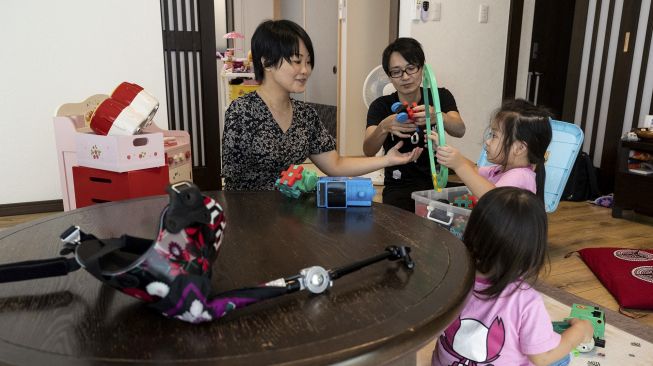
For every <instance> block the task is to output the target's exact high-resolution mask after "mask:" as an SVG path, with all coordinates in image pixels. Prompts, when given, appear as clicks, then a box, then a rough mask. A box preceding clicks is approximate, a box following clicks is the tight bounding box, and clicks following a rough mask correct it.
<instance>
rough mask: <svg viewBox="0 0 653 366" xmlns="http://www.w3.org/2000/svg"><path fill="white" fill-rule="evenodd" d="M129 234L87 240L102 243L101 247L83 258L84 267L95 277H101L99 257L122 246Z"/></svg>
mask: <svg viewBox="0 0 653 366" xmlns="http://www.w3.org/2000/svg"><path fill="white" fill-rule="evenodd" d="M128 238H129V236H127V235H123V236H121V237H120V238H118V239H115V238H111V239H102V240H99V239H95V240H89V242H93V241H96V242H98V243H100V245H102V249H100V250H98V251H97V252H95V253H93V254H92V255H91V256H89V257H87V258H84V263H83V264H84V269H85V270H87V271H88V272H90V273H91V274H92V275H93V276H95V277H96V278H102V277H101V276H102V270H101V269H100V258H102V257H103V256H105V255H107V254H109V253H111V252H114V251H116V250H118V249H120V248H124V247H125V245H126V242H127V240H128Z"/></svg>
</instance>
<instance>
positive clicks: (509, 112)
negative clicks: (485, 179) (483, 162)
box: [492, 99, 552, 201]
mask: <svg viewBox="0 0 653 366" xmlns="http://www.w3.org/2000/svg"><path fill="white" fill-rule="evenodd" d="M551 116H552V115H551V113H550V112H549V111H548V110H546V109H544V108H541V107H537V106H535V105H533V104H531V103H530V102H528V101H526V100H524V99H515V100H507V101H504V102H503V104H502V105H501V108H499V109H498V110H497V111H496V112H495V114H494V117H493V118H492V121H496V123H497V124H498V125H499V126H498V127H499V129H501V131H502V132H503V142H502V144H501V145H502V148H501V150H500V151H501V152H500V154H501V155H502V161H501V162H499V165H502V166H503V167H505V166H506V165H507V164H508V154H507V153H506V152H508V151H510V147H511V146H512V145H513V143H515V141H523V142H524V143H526V147H527V149H528V161H529V162H530V163H531V164H535V183H536V187H537V196H538V197H539V198H540V199H541V200H542V201H544V181H545V180H546V171H545V169H544V163H545V159H546V156H545V155H546V149H547V148H548V147H549V143H550V142H551V134H552V131H551V123H550V122H549V119H550V118H551Z"/></svg>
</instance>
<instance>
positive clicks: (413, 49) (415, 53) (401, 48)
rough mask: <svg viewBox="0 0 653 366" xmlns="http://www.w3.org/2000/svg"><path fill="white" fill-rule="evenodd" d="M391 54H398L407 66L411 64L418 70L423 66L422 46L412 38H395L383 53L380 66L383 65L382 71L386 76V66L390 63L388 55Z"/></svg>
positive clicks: (387, 70) (387, 69)
mask: <svg viewBox="0 0 653 366" xmlns="http://www.w3.org/2000/svg"><path fill="white" fill-rule="evenodd" d="M393 52H399V54H400V55H401V56H402V57H403V58H404V59H406V61H408V63H409V64H413V65H415V66H417V67H419V68H420V69H421V68H422V66H424V50H422V45H421V44H420V43H419V42H417V41H416V40H415V39H413V38H408V37H402V38H397V39H395V41H394V42H392V43H390V44H389V45H388V46H387V47H386V48H385V50H384V51H383V58H382V59H381V65H383V71H385V73H386V74H388V73H389V72H390V70H389V65H388V64H389V63H390V55H391V54H392V53H393Z"/></svg>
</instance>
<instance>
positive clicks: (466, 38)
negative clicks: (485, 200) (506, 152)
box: [399, 0, 510, 161]
mask: <svg viewBox="0 0 653 366" xmlns="http://www.w3.org/2000/svg"><path fill="white" fill-rule="evenodd" d="M439 2H440V3H441V19H440V21H431V20H429V21H428V22H422V21H421V20H419V21H418V20H412V17H413V14H415V11H414V6H415V1H410V0H401V2H400V6H401V8H400V20H399V32H400V33H399V35H400V36H405V37H413V38H415V39H417V40H418V41H420V43H422V46H423V48H424V52H425V53H426V61H427V63H429V64H430V65H431V67H432V68H433V71H434V73H435V75H436V77H437V82H438V86H440V87H446V88H447V89H449V90H450V91H451V92H452V93H453V95H454V97H455V98H456V102H457V104H458V109H459V110H460V114H461V115H462V117H463V120H464V121H465V124H466V126H467V132H466V133H465V136H464V137H463V138H462V139H456V138H452V137H450V136H447V139H448V140H447V141H448V142H449V143H451V144H452V145H454V146H456V147H458V148H459V149H460V150H461V151H462V153H463V154H464V155H465V156H467V157H468V158H470V159H471V160H473V161H475V160H476V158H477V157H478V156H479V153H480V151H481V143H482V136H483V131H484V130H485V128H486V126H487V125H488V122H489V118H490V115H491V113H492V111H493V110H494V109H495V108H497V107H499V105H500V104H501V96H502V92H503V78H504V67H505V56H506V45H507V35H508V19H509V12H510V2H509V1H505V0H465V1H460V0H440V1H439ZM480 4H487V5H489V19H488V22H487V23H483V24H481V23H479V22H478V15H479V6H480Z"/></svg>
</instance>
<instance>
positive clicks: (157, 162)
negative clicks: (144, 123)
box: [75, 132, 165, 173]
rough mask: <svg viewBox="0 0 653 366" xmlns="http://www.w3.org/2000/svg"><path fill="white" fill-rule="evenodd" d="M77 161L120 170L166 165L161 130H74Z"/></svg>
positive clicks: (93, 166)
mask: <svg viewBox="0 0 653 366" xmlns="http://www.w3.org/2000/svg"><path fill="white" fill-rule="evenodd" d="M75 143H76V146H77V149H76V151H77V164H78V165H79V166H85V167H88V168H95V169H102V170H109V171H112V172H118V173H123V172H127V171H130V170H140V169H147V168H156V167H160V166H163V165H165V160H164V151H163V133H160V132H157V133H148V134H143V135H133V136H102V135H96V134H94V133H92V132H91V133H77V134H76V135H75Z"/></svg>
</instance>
